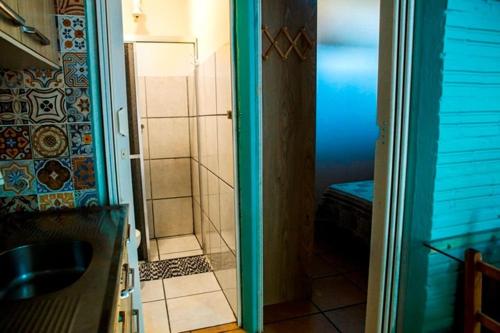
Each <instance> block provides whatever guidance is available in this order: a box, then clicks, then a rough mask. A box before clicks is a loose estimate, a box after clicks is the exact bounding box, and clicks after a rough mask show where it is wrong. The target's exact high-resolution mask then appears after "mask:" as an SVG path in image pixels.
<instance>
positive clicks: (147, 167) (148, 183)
mask: <svg viewBox="0 0 500 333" xmlns="http://www.w3.org/2000/svg"><path fill="white" fill-rule="evenodd" d="M150 171H151V166H150V161H149V160H144V190H145V191H146V193H145V196H146V200H149V199H151V172H150Z"/></svg>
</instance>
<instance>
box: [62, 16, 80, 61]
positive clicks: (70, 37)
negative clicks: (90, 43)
mask: <svg viewBox="0 0 500 333" xmlns="http://www.w3.org/2000/svg"><path fill="white" fill-rule="evenodd" d="M57 22H58V24H59V43H60V45H61V52H71V51H74V52H85V51H86V49H87V46H86V41H85V18H84V17H81V16H67V15H65V16H58V17H57Z"/></svg>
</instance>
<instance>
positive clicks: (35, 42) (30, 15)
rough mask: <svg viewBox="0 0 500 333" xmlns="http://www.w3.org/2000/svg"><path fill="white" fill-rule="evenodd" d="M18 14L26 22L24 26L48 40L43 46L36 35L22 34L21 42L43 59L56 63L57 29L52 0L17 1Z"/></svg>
mask: <svg viewBox="0 0 500 333" xmlns="http://www.w3.org/2000/svg"><path fill="white" fill-rule="evenodd" d="M18 6H19V12H20V14H21V15H22V16H23V17H24V19H25V20H26V25H27V26H30V27H33V28H35V29H37V30H38V31H39V32H40V33H41V34H43V35H44V36H45V37H47V38H48V39H49V40H50V44H49V45H44V44H43V43H42V42H41V39H40V38H39V37H37V35H36V34H28V33H25V32H23V33H22V36H21V40H22V42H23V43H24V44H25V45H27V46H28V47H30V48H31V49H32V50H34V51H36V52H38V53H39V54H40V55H42V56H44V57H45V58H47V59H49V60H50V61H53V62H55V63H58V62H59V60H58V54H57V29H56V16H55V7H54V1H53V0H29V1H28V0H19V3H18Z"/></svg>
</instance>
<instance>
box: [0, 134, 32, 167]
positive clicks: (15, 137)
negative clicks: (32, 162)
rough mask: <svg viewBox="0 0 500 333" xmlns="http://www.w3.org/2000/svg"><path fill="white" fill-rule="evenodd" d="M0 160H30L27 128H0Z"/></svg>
mask: <svg viewBox="0 0 500 333" xmlns="http://www.w3.org/2000/svg"><path fill="white" fill-rule="evenodd" d="M0 159H2V160H28V159H31V145H30V130H29V126H5V127H0Z"/></svg>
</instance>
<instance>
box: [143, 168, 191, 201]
mask: <svg viewBox="0 0 500 333" xmlns="http://www.w3.org/2000/svg"><path fill="white" fill-rule="evenodd" d="M189 160H190V159H189V158H176V159H164V160H151V161H150V163H151V183H152V188H151V194H152V197H153V199H164V198H172V197H183V196H190V195H191V164H190V162H189Z"/></svg>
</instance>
